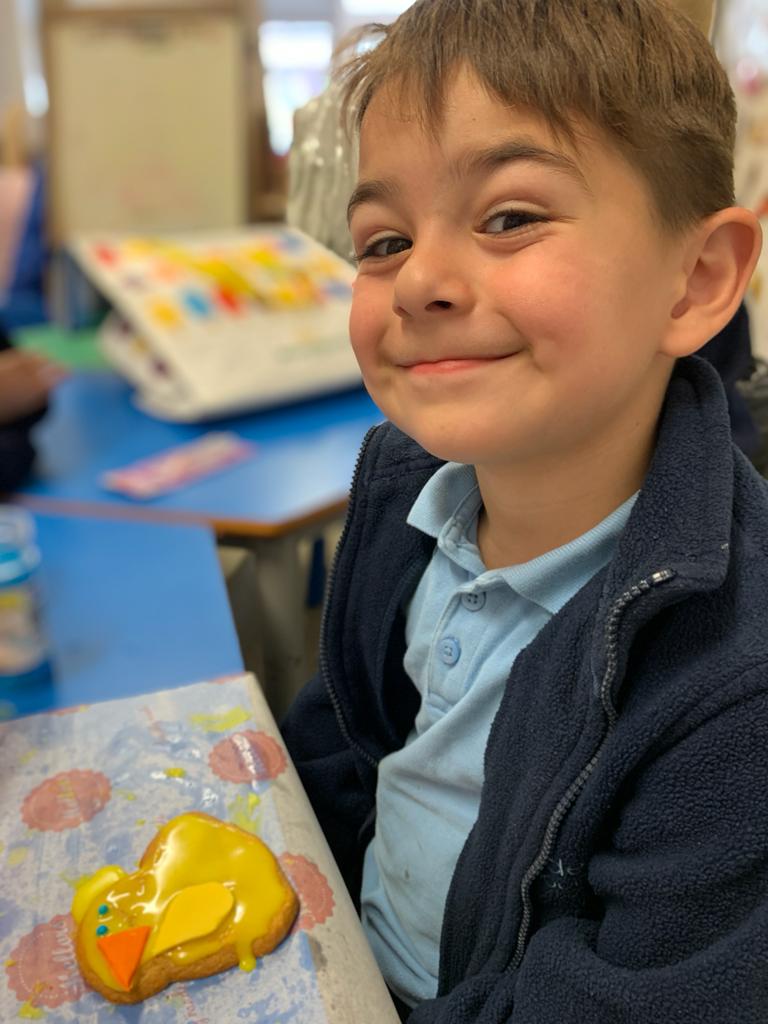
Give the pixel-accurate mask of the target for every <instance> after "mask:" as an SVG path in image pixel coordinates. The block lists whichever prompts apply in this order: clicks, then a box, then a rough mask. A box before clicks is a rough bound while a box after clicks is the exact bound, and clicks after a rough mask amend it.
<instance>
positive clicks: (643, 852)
mask: <svg viewBox="0 0 768 1024" xmlns="http://www.w3.org/2000/svg"><path fill="white" fill-rule="evenodd" d="M765 672H766V670H765V666H756V667H755V669H754V670H752V672H751V673H749V674H748V676H745V677H742V679H740V680H739V681H738V684H737V687H736V688H735V689H734V692H733V698H734V699H733V702H732V703H730V704H726V705H725V707H721V708H720V709H719V710H717V711H714V710H713V713H712V714H711V716H709V717H707V716H706V713H705V712H704V713H703V714H702V716H701V720H699V721H698V723H697V724H696V726H695V727H690V728H688V727H687V726H686V727H681V734H680V735H679V736H677V737H674V738H670V742H669V744H668V745H666V746H665V747H664V748H663V749H659V750H657V751H656V753H655V756H654V757H653V759H652V760H651V761H650V762H649V763H647V764H646V765H645V766H644V767H643V768H642V770H640V771H639V772H638V774H637V777H636V779H635V781H634V783H633V785H632V787H631V789H630V790H629V791H628V792H627V794H626V799H625V800H624V802H623V804H622V806H621V807H615V808H612V809H611V810H612V815H611V829H610V831H606V835H605V840H604V843H603V844H602V846H601V848H599V849H598V851H597V852H596V854H595V855H594V856H593V858H592V860H591V862H590V863H589V864H588V866H587V871H588V877H589V881H590V885H591V887H592V890H593V892H594V893H595V896H596V899H597V900H598V901H599V906H600V912H599V913H594V914H590V916H589V917H586V916H584V917H576V916H568V915H563V916H561V917H557V918H554V919H553V920H551V921H549V922H547V923H546V924H544V925H542V926H541V927H540V928H538V929H537V930H535V931H534V933H533V935H532V936H531V940H530V942H529V944H528V946H527V948H526V950H525V953H524V955H523V958H522V961H521V963H520V966H519V967H518V968H517V969H513V968H511V967H507V968H506V969H502V970H491V969H486V970H480V971H478V972H477V973H476V974H474V975H473V976H472V977H470V978H468V979H466V980H465V981H463V982H461V983H460V984H458V985H457V986H456V987H455V988H454V989H453V990H452V991H450V992H448V993H447V994H446V995H444V996H441V997H440V998H437V999H432V1000H428V1001H426V1002H424V1003H422V1004H420V1005H419V1006H417V1007H416V1009H415V1010H414V1011H413V1013H412V1014H411V1015H410V1017H409V1018H408V1020H409V1024H693V1022H695V1024H765V1022H766V1021H768V813H767V812H766V788H767V787H768V691H767V690H766V681H765V680H766V675H765ZM739 692H740V693H741V696H739ZM649 822H651V823H653V825H652V827H649Z"/></svg>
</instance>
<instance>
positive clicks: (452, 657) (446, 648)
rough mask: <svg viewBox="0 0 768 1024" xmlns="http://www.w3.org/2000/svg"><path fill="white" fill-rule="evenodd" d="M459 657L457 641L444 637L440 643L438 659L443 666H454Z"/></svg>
mask: <svg viewBox="0 0 768 1024" xmlns="http://www.w3.org/2000/svg"><path fill="white" fill-rule="evenodd" d="M460 656H461V647H460V646H459V641H458V640H454V638H453V637H452V636H444V637H443V639H442V640H441V641H440V659H441V661H442V662H443V664H444V665H455V664H456V662H457V661H458V660H459V658H460Z"/></svg>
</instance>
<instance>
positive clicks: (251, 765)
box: [208, 729, 286, 782]
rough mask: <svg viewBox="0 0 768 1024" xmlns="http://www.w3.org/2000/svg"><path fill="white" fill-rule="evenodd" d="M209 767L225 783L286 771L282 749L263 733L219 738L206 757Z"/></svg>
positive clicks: (271, 776)
mask: <svg viewBox="0 0 768 1024" xmlns="http://www.w3.org/2000/svg"><path fill="white" fill-rule="evenodd" d="M208 764H209V765H210V767H211V770H212V771H213V772H215V773H216V775H218V777H219V778H220V779H224V780H225V781H227V782H262V781H264V780H265V779H275V778H277V776H278V775H279V774H280V773H281V772H282V771H284V770H285V765H286V757H285V751H284V750H283V748H282V747H281V746H280V744H279V743H278V742H277V740H275V739H273V738H272V737H271V736H269V735H267V733H265V732H254V730H253V729H248V730H246V731H245V732H236V733H234V734H233V735H232V736H228V737H227V738H226V739H225V740H221V741H220V742H219V743H217V744H216V746H215V747H214V748H213V750H211V753H210V755H209V756H208Z"/></svg>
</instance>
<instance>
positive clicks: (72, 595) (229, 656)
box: [0, 514, 243, 717]
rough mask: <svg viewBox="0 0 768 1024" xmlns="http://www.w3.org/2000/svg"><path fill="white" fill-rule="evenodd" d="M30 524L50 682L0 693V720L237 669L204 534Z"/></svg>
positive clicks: (97, 523)
mask: <svg viewBox="0 0 768 1024" xmlns="http://www.w3.org/2000/svg"><path fill="white" fill-rule="evenodd" d="M35 522H36V526H37V531H38V542H39V546H40V551H41V554H42V563H41V567H40V571H39V576H40V588H41V594H42V609H43V624H44V627H45V631H46V634H47V636H48V639H49V643H50V651H51V663H52V678H51V681H50V682H47V683H39V684H35V685H28V686H24V687H22V686H17V687H3V686H2V685H0V713H2V715H3V717H7V716H8V715H9V714H14V713H17V714H29V713H31V712H34V711H44V710H45V711H47V710H50V709H52V708H62V707H71V706H72V705H76V704H89V703H92V702H94V701H100V700H110V699H112V698H115V697H127V696H133V695H135V694H139V693H148V692H151V691H153V690H158V689H167V688H169V687H173V686H180V685H182V684H185V683H190V682H195V681H196V680H200V679H210V678H214V677H216V676H221V675H229V674H231V673H237V672H241V671H242V670H243V661H242V657H241V654H240V647H239V644H238V640H237V635H236V633H235V628H234V624H233V621H232V616H231V614H230V610H229V602H228V599H227V593H226V588H225V586H224V580H223V578H222V575H221V570H220V568H219V561H218V556H217V554H216V545H215V542H214V537H213V535H212V533H211V532H210V530H208V529H205V528H203V527H199V526H172V525H169V524H161V523H157V524H151V523H136V522H126V521H119V520H99V519H89V518H79V517H78V518H75V517H60V516H51V515H42V514H38V515H35Z"/></svg>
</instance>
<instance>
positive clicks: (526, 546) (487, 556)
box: [475, 419, 656, 569]
mask: <svg viewBox="0 0 768 1024" xmlns="http://www.w3.org/2000/svg"><path fill="white" fill-rule="evenodd" d="M655 434H656V420H655V419H654V420H653V423H652V424H649V425H648V426H646V427H645V428H640V427H637V428H636V430H635V432H634V436H632V437H627V436H626V435H624V434H618V435H615V436H613V437H610V438H605V439H604V440H603V442H602V443H600V444H595V443H594V441H592V442H591V443H590V444H589V446H588V448H585V449H581V450H579V449H569V451H568V452H567V453H561V454H559V455H558V456H556V457H552V458H548V459H547V458H544V459H541V458H539V459H537V460H536V462H535V464H531V465H516V464H514V463H512V464H506V465H503V466H476V467H475V468H476V471H477V479H478V484H479V487H480V493H481V495H482V499H483V509H482V511H481V514H480V520H479V522H478V547H479V549H480V554H481V556H482V559H483V562H484V564H485V566H486V567H487V568H488V569H497V568H502V567H504V566H507V565H518V564H520V563H522V562H528V561H530V560H531V559H533V558H537V557H538V556H539V555H543V554H545V553H546V552H547V551H552V550H554V549H555V548H558V547H561V546H562V545H563V544H567V543H568V542H569V541H572V540H574V539H575V538H576V537H580V536H581V535H582V534H583V533H586V532H587V531H588V530H591V529H592V528H593V527H594V526H597V524H598V523H600V522H601V521H602V520H603V519H605V517H606V516H608V515H610V513H611V512H613V511H614V510H615V509H617V508H618V507H619V506H620V505H621V504H623V503H624V502H625V501H626V500H627V499H628V498H629V497H631V496H632V495H633V494H634V493H635V492H636V491H638V490H639V489H640V487H641V486H642V484H643V480H644V479H645V475H646V473H647V471H648V466H649V464H650V461H651V456H652V455H653V449H654V444H655Z"/></svg>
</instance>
